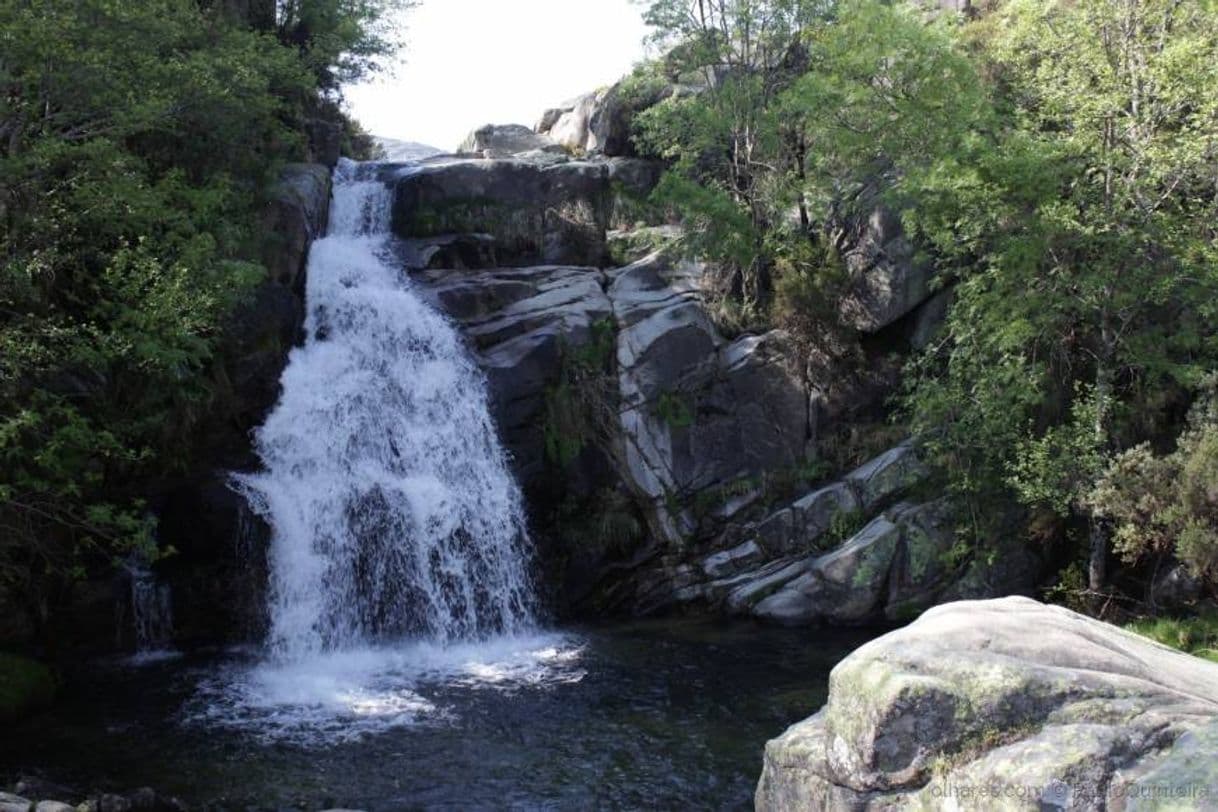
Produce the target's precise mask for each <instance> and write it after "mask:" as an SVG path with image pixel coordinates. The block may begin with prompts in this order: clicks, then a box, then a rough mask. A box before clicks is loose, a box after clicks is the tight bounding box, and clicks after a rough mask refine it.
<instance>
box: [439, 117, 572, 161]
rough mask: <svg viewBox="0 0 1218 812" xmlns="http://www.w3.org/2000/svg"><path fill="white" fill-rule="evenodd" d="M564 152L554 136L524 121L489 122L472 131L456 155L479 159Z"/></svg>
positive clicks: (458, 148)
mask: <svg viewBox="0 0 1218 812" xmlns="http://www.w3.org/2000/svg"><path fill="white" fill-rule="evenodd" d="M534 151H536V152H542V153H546V152H558V153H561V152H563V148H562V147H561V146H560V145H559V144H556V143H555V142H554V140H553V139H551V138H549V137H548V136H545V135H542V134H540V133H536V132H533V131H532V130H530V129H529V128H528V127H526V126H524V125H523V124H486V125H484V126H482V127H479V128H478V129H476V130H474V131H473V132H471V133H470V134H469V135H467V136H466V137H465V140H464V141H462V142H461V146H459V147H457V154H458V155H463V156H466V155H468V156H474V157H477V158H510V157H512V156H513V155H519V154H521V153H526V152H534Z"/></svg>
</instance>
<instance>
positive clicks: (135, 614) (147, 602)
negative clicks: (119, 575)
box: [123, 556, 173, 657]
mask: <svg viewBox="0 0 1218 812" xmlns="http://www.w3.org/2000/svg"><path fill="white" fill-rule="evenodd" d="M123 569H124V570H125V571H126V575H127V582H128V585H129V587H130V595H129V596H128V600H129V601H130V608H131V626H132V630H133V631H134V632H135V651H136V654H137V655H140V656H145V657H146V656H148V655H152V654H155V653H163V652H165V651H167V650H168V647H169V646H170V644H171V643H172V641H173V593H172V591H171V590H170V587H169V584H166V583H162V582H161V581H160V580H159V579H158V578H157V577H156V575H155V574H154V573H153V572H152V570H151V569H150V568H149V567H148V564H147V562H146V561H144V559H143V558H141V557H137V556H132V557H131V558H129V559H128V560H127V561H126V562H125V563H124V565H123Z"/></svg>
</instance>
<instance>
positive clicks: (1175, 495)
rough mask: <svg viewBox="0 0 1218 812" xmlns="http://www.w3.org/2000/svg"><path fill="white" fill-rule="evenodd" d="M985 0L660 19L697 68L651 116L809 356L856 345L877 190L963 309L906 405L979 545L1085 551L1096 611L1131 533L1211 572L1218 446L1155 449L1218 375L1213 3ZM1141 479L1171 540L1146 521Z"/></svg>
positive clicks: (681, 14) (675, 178) (667, 197)
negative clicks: (819, 346) (852, 221)
mask: <svg viewBox="0 0 1218 812" xmlns="http://www.w3.org/2000/svg"><path fill="white" fill-rule="evenodd" d="M978 5H979V4H971V5H970V11H969V13H968V14H964V15H958V14H955V13H948V12H943V11H940V10H938V9H937V7H936V6H935V5H934V4H929V7H921V6H919V5H918V4H915V3H883V2H878V1H877V0H842V2H837V3H826V2H816V1H815V0H807V2H796V1H795V0H731V1H730V2H729V1H727V0H725V1H724V2H703V1H701V0H655V2H653V3H651V4H650V20H651V22H652V23H653V25H656V26H658V27H659V36H660V37H661V39H666V40H667V41H668V42H669V43H670V44H671V45H673V46H674V47H673V48H672V50H671V51H670V53H669V56H667V57H666V58H665V60H664V61H663V63H662V67H661V68H660V69H661V70H667V71H668V72H669V75H670V76H671V77H673V78H676V79H677V80H679V81H683V82H691V81H693V80H692V78H691V77H693V76H695V75H697V72H698V70H701V72H702V78H701V81H700V83H699V87H698V89H697V90H696V92H691V93H687V94H674V95H673V96H672V97H671V98H670V99H668V100H667V101H665V102H664V103H662V104H660V105H658V106H657V107H655V108H653V109H652V110H650V111H648V113H646V114H645V115H644V116H642V117H641V121H640V127H639V132H638V134H637V136H636V138H637V140H638V142H639V143H640V144H641V145H643V146H645V147H646V148H647V149H648V150H650V151H652V152H655V153H659V154H662V155H665V156H667V157H669V158H671V159H673V160H674V162H675V163H674V169H673V171H672V172H671V173H670V174H669V176H668V177H667V178H666V179H665V181H664V182H663V184H662V185H661V188H660V190H659V195H660V197H661V198H662V199H663V200H664V202H666V203H667V204H668V205H670V206H675V207H676V208H677V209H679V210H681V211H682V212H683V213H684V214H685V215H686V216H687V218H688V219H689V220H690V221H692V222H693V223H695V224H705V225H707V226H711V227H709V228H705V229H702V230H701V233H700V236H699V240H700V241H701V244H700V245H698V246H697V247H698V248H699V249H700V250H702V251H703V252H704V253H706V254H707V255H708V256H710V257H711V258H714V259H718V260H719V261H720V262H721V263H723V264H724V265H726V266H728V267H733V268H736V269H737V270H738V272H739V276H740V278H741V280H742V281H741V282H740V283H738V284H737V285H735V287H734V289H733V291H732V294H733V295H734V296H735V297H736V298H737V299H738V300H739V301H741V302H742V306H744V307H749V308H753V309H755V310H756V311H757V312H758V313H759V314H760V318H762V319H763V320H764V319H766V318H768V319H769V320H771V321H777V322H778V323H779V324H781V325H783V326H787V327H790V328H792V329H795V330H798V331H802V332H803V333H805V334H807V335H810V336H811V337H812V339H811V340H813V341H815V340H817V339H818V338H819V339H820V340H822V341H823V338H824V337H825V336H828V335H834V334H840V332H841V330H842V324H841V316H840V314H839V313H837V312H836V309H835V307H834V306H833V303H834V300H835V297H837V296H838V295H839V293H840V291H841V285H842V278H843V273H842V271H841V268H840V261H838V260H837V257H836V256H835V251H836V249H837V248H838V247H839V246H838V243H837V242H836V240H835V235H836V234H838V233H840V230H841V224H842V223H843V222H845V221H847V220H848V219H849V218H850V217H851V216H858V215H860V214H863V213H865V212H866V211H867V208H866V207H869V206H873V205H874V204H875V201H876V199H877V196H878V198H879V199H881V200H883V202H884V203H885V204H886V205H887V206H888V207H889V208H890V209H892V210H893V211H895V212H897V213H899V215H900V217H901V220H902V222H903V224H904V226H905V230H906V233H907V234H908V235H910V236H911V238H912V239H914V240H915V242H916V244H917V245H918V246H919V247H920V250H921V251H922V252H923V253H924V254H925V255H926V256H928V257H929V258H931V259H932V260H933V261H934V263H935V267H936V268H937V284H939V285H941V286H944V287H950V289H951V291H952V302H953V304H952V307H951V309H950V313H949V316H948V319H947V323H946V325H945V327H944V328H943V330H942V331H941V332H940V334H939V338H938V339H937V340H936V341H935V342H933V343H932V345H931V346H930V347H929V348H928V349H927V350H926V351H925V352H923V353H921V354H919V355H918V356H916V357H915V358H914V359H913V360H912V361H911V363H910V368H909V370H908V375H907V388H906V391H905V394H904V396H903V402H902V407H901V409H900V413H901V415H902V418H903V419H904V420H905V421H907V422H908V423H909V424H910V425H911V427H912V429H913V430H914V431H915V433H916V434H917V435H918V437H919V438H920V439H921V441H922V443H923V445H924V447H925V448H926V450H927V453H928V456H929V457H930V459H931V460H932V461H933V462H934V463H936V466H937V468H938V470H939V471H940V472H941V473H942V474H943V476H944V480H945V484H946V486H947V487H948V488H949V489H950V491H951V492H952V493H954V494H955V497H956V502H957V504H958V505H959V507H960V509H961V513H962V527H963V529H964V532H965V534H966V536H967V539H968V540H969V542H970V543H972V544H974V545H982V544H985V543H986V542H987V539H992V538H994V537H995V535H996V534H1011V533H1020V532H1024V533H1026V534H1027V535H1028V536H1029V537H1030V538H1032V537H1035V538H1040V539H1051V540H1056V541H1057V542H1059V543H1064V544H1065V545H1067V546H1070V545H1077V547H1076V548H1075V549H1077V550H1078V552H1079V555H1081V556H1082V557H1083V558H1085V559H1087V560H1088V567H1089V578H1088V584H1087V588H1088V589H1089V590H1090V591H1091V592H1092V593H1098V592H1100V591H1102V590H1104V589H1105V588H1106V585H1107V584H1108V581H1109V579H1108V577H1107V573H1106V571H1105V563H1106V561H1107V559H1108V554H1109V550H1110V547H1111V542H1112V538H1111V537H1112V531H1113V529H1114V526H1113V525H1114V523H1115V530H1116V539H1117V544H1118V552H1120V553H1121V555H1122V556H1124V557H1125V559H1126V560H1128V561H1133V560H1135V559H1138V558H1140V557H1141V556H1142V555H1143V554H1144V553H1146V552H1147V551H1148V550H1155V551H1158V552H1160V553H1163V554H1169V555H1178V556H1180V557H1181V558H1182V559H1183V560H1185V561H1186V562H1189V563H1191V564H1193V565H1194V566H1195V567H1196V568H1197V569H1198V571H1199V572H1201V573H1203V574H1206V575H1207V576H1209V577H1211V578H1212V577H1213V575H1214V572H1213V565H1212V555H1213V550H1214V549H1215V546H1216V544H1218V540H1216V539H1215V536H1214V534H1213V525H1212V524H1211V523H1210V519H1209V515H1208V511H1209V510H1210V509H1211V508H1210V501H1211V495H1212V493H1213V491H1212V482H1211V481H1209V479H1208V478H1207V477H1209V474H1210V468H1209V467H1208V466H1209V465H1210V457H1209V454H1210V444H1212V437H1211V433H1212V430H1211V429H1209V428H1207V427H1205V426H1200V425H1197V424H1195V423H1194V424H1192V425H1191V426H1189V427H1188V428H1187V430H1186V432H1185V434H1184V435H1183V436H1182V437H1181V439H1180V442H1179V449H1178V450H1177V451H1176V452H1174V453H1173V454H1171V455H1169V456H1168V457H1166V458H1163V459H1159V458H1157V457H1155V456H1154V454H1153V453H1152V451H1151V450H1149V448H1148V447H1146V446H1141V445H1139V444H1142V443H1150V444H1154V445H1155V446H1157V447H1158V448H1160V449H1161V450H1167V451H1170V447H1171V446H1172V445H1174V443H1175V440H1174V437H1175V435H1176V434H1177V433H1178V432H1179V431H1180V430H1181V429H1182V427H1183V417H1184V415H1185V414H1186V413H1187V411H1188V404H1189V402H1190V401H1191V399H1192V398H1193V396H1194V393H1195V391H1196V387H1197V386H1198V385H1199V384H1200V382H1201V381H1202V380H1203V378H1204V377H1205V375H1206V373H1207V372H1208V371H1209V370H1211V369H1212V368H1213V367H1214V365H1215V361H1216V360H1218V359H1216V358H1215V350H1216V349H1218V347H1216V346H1215V331H1214V329H1213V327H1212V325H1213V324H1214V315H1215V314H1214V309H1213V308H1214V302H1216V301H1218V299H1216V298H1215V292H1216V290H1215V285H1216V284H1218V93H1215V92H1214V88H1215V87H1218V10H1216V9H1215V7H1214V5H1213V4H1212V3H1210V2H1207V0H1183V2H1181V1H1180V0H1121V2H1117V0H1078V2H1044V1H1043V0H1004V1H1003V2H991V3H988V4H985V8H984V9H980V8H976V6H978ZM982 12H984V13H982ZM653 70H655V69H654V68H653ZM1135 448H1136V450H1134V451H1126V450H1127V449H1135ZM1152 463H1153V465H1157V466H1159V468H1158V469H1156V470H1155V471H1154V472H1151V471H1150V470H1149V468H1150V467H1152ZM1135 468H1136V469H1139V470H1141V471H1142V473H1141V474H1140V476H1142V477H1143V478H1144V479H1145V480H1146V483H1145V484H1146V488H1151V487H1152V486H1153V487H1154V488H1155V489H1156V492H1157V494H1158V495H1157V496H1156V498H1159V499H1161V500H1163V504H1164V506H1165V507H1164V508H1163V510H1166V511H1167V512H1168V514H1169V515H1164V514H1163V513H1162V511H1160V512H1159V513H1157V514H1156V517H1157V518H1154V519H1153V520H1152V523H1158V525H1162V526H1163V527H1161V529H1160V530H1159V531H1152V530H1133V529H1130V528H1131V524H1130V522H1131V521H1133V523H1134V524H1135V525H1137V524H1139V523H1140V522H1141V520H1140V519H1139V520H1137V521H1134V520H1132V519H1131V518H1130V517H1131V516H1133V515H1134V514H1136V513H1137V512H1138V511H1139V510H1142V508H1140V507H1134V506H1132V505H1131V504H1130V503H1129V502H1130V500H1137V499H1139V498H1141V497H1140V496H1139V493H1141V491H1138V488H1140V487H1141V486H1140V485H1137V486H1135V485H1130V484H1128V483H1125V482H1123V481H1122V480H1123V478H1124V477H1126V476H1129V475H1131V473H1130V472H1131V470H1132V469H1135ZM1160 469H1161V470H1160ZM1163 478H1166V479H1167V480H1170V484H1169V485H1155V484H1154V483H1151V482H1150V480H1158V479H1163ZM1097 488H1098V491H1097ZM1144 490H1145V488H1143V491H1144ZM1021 528H1022V529H1021ZM1145 533H1150V534H1151V535H1155V534H1156V533H1158V535H1157V536H1156V539H1155V540H1147V539H1145V538H1142V536H1143V535H1144V534H1145ZM1166 537H1171V541H1170V542H1169V541H1166V540H1165V538H1166ZM1084 539H1086V540H1087V541H1088V542H1089V543H1086V544H1085V543H1084ZM1088 549H1089V552H1085V551H1086V550H1088ZM1203 551H1208V552H1203ZM1207 556H1209V557H1207Z"/></svg>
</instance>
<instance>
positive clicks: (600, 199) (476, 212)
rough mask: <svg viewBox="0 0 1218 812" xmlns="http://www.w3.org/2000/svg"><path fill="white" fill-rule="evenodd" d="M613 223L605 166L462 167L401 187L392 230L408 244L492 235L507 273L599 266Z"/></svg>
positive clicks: (422, 171)
mask: <svg viewBox="0 0 1218 812" xmlns="http://www.w3.org/2000/svg"><path fill="white" fill-rule="evenodd" d="M608 221H609V201H608V170H607V169H606V167H605V166H604V165H603V164H595V163H587V162H577V161H573V162H565V163H557V164H553V165H546V164H544V163H539V162H536V161H532V160H516V159H513V160H491V161H488V160H457V161H446V162H436V163H432V164H427V165H423V166H420V167H418V168H416V169H414V170H413V171H409V172H407V173H405V174H403V175H402V176H401V177H400V178H399V179H398V180H397V182H396V188H395V192H394V203H393V228H394V231H395V232H396V233H397V234H398V236H400V237H403V238H426V237H436V236H441V235H448V234H475V233H482V234H489V235H490V236H491V237H492V238H493V239H494V243H495V251H496V255H497V258H498V260H499V262H502V263H503V264H505V265H516V266H521V265H543V264H545V265H597V266H599V265H601V264H602V263H603V262H604V260H605V257H606V248H605V232H606V230H607V227H608Z"/></svg>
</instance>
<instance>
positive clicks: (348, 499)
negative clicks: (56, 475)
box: [237, 162, 534, 660]
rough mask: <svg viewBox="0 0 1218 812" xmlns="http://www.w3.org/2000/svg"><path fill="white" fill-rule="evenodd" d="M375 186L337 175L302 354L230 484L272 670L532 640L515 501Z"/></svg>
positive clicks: (373, 180)
mask: <svg viewBox="0 0 1218 812" xmlns="http://www.w3.org/2000/svg"><path fill="white" fill-rule="evenodd" d="M379 174H380V168H379V167H377V166H376V165H361V164H355V163H351V162H343V163H342V164H341V165H340V166H339V168H338V170H337V171H336V173H335V183H334V197H333V202H332V204H331V214H330V225H329V231H328V234H327V236H326V237H324V238H322V239H319V240H317V241H316V242H315V243H314V244H313V247H312V250H311V253H310V255H309V264H308V282H307V290H306V298H307V302H308V308H309V310H308V316H307V318H306V324H305V327H306V330H307V337H306V341H305V343H304V345H303V346H301V347H299V348H297V349H296V350H294V351H293V352H292V355H291V358H290V360H289V363H288V367H287V369H286V371H285V372H284V375H283V380H282V384H283V395H282V397H281V399H280V402H279V404H278V406H277V407H276V408H275V410H274V412H273V413H272V414H271V416H270V417H269V418H268V420H267V421H266V424H265V425H264V426H263V427H262V428H261V429H260V430H259V432H258V434H257V450H258V453H259V456H260V457H261V459H262V461H263V464H264V469H265V470H264V471H263V472H261V473H257V474H252V475H242V476H240V477H238V478H237V484H238V486H239V487H240V488H241V490H242V491H243V492H244V493H245V494H246V495H247V496H248V498H249V499H250V501H251V503H252V504H253V505H254V506H255V508H256V509H257V510H258V511H259V512H260V513H261V514H262V515H263V516H264V517H265V518H266V519H267V520H268V521H269V523H270V524H271V527H272V530H273V540H272V545H271V550H270V569H271V585H270V586H271V590H270V594H271V597H270V618H271V631H270V645H271V650H272V652H273V653H274V654H275V655H276V656H277V657H278V658H279V659H281V660H283V659H293V658H297V659H298V658H301V657H305V656H307V655H311V654H317V653H320V652H326V651H332V650H341V649H348V648H352V647H355V646H360V645H367V644H370V643H381V642H384V641H386V640H399V639H402V638H414V639H422V640H429V641H433V642H439V643H448V642H454V641H468V640H478V639H485V638H487V637H490V636H492V635H497V634H511V633H518V632H520V631H522V630H526V629H528V628H529V627H530V626H531V625H532V623H533V617H534V597H533V590H532V587H531V584H530V580H529V566H528V558H529V556H528V553H529V541H528V536H527V533H526V530H525V523H524V519H523V512H522V507H521V496H520V492H519V488H518V486H517V485H516V483H515V482H514V481H513V479H512V476H511V473H510V471H509V470H508V467H507V462H506V458H505V455H504V452H503V450H502V448H501V446H500V445H499V442H498V439H497V437H496V434H495V429H494V424H493V422H492V420H491V417H490V414H489V412H488V409H487V393H486V385H485V381H484V380H483V377H482V375H481V373H480V372H479V370H478V369H477V367H476V366H475V365H474V363H473V361H472V360H471V358H470V357H469V355H468V353H467V351H466V349H465V347H464V345H463V344H462V341H461V338H460V336H459V335H458V334H457V332H456V330H455V329H454V328H453V326H452V325H451V324H449V323H448V321H447V320H446V319H445V318H444V317H443V316H442V315H441V314H439V313H437V312H436V311H435V310H433V309H432V308H431V307H430V306H429V305H428V304H426V303H425V302H424V301H423V300H422V299H421V298H420V297H419V296H418V295H417V294H416V293H415V292H413V291H412V290H411V287H410V283H409V281H408V280H407V279H406V277H405V274H404V273H403V272H402V270H401V267H400V264H399V263H395V262H394V258H393V242H392V239H391V237H390V233H389V214H390V205H391V194H390V189H389V188H388V187H387V185H386V184H385V183H384V182H382V181H381V180H380V179H378V175H379Z"/></svg>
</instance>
